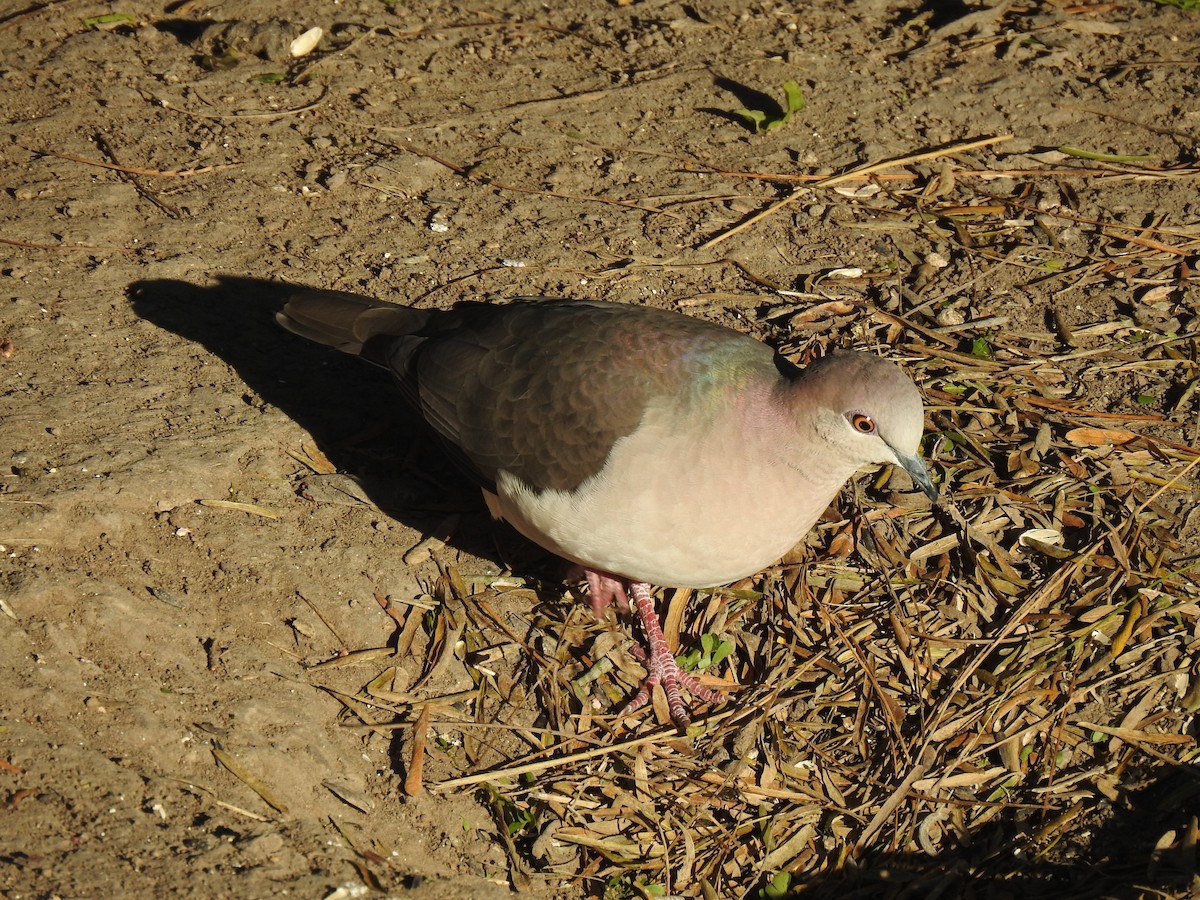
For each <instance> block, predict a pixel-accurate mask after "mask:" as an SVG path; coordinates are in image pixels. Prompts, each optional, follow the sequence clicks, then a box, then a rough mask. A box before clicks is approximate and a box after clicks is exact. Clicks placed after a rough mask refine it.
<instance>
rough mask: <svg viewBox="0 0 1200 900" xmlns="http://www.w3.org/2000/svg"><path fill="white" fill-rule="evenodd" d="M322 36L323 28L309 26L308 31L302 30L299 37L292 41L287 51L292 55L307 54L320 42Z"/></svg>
mask: <svg viewBox="0 0 1200 900" xmlns="http://www.w3.org/2000/svg"><path fill="white" fill-rule="evenodd" d="M324 36H325V29H324V28H319V27H318V28H310V29H308V31H306V32H304V34H302V35H300V37H298V38H296V39H295V40H294V41H292V43H291V46H290V47H288V52H289V53H291V54H292V56H293V57H301V56H308V54H310V53H312V52H313V51H314V50H316V49H317V44H319V43H320V42H321V38H323V37H324Z"/></svg>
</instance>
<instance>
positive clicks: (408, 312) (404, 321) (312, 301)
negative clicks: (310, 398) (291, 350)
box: [275, 291, 429, 356]
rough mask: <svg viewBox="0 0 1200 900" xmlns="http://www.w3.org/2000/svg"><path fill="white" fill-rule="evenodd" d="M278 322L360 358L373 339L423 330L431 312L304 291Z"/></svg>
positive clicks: (280, 314) (353, 296) (335, 293)
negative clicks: (367, 344)
mask: <svg viewBox="0 0 1200 900" xmlns="http://www.w3.org/2000/svg"><path fill="white" fill-rule="evenodd" d="M275 319H276V321H278V322H279V324H280V325H282V326H283V327H284V328H286V329H287V330H288V331H290V332H292V333H294V334H298V335H300V336H301V337H303V338H308V339H309V340H310V341H316V342H317V343H318V344H325V345H326V346H329V347H336V348H337V349H338V350H341V351H342V352H343V353H352V354H354V355H356V356H359V355H362V350H363V344H365V343H366V342H367V341H368V340H369V339H370V338H373V337H376V336H379V335H395V336H397V337H400V336H403V335H407V334H412V333H413V332H415V331H418V330H420V329H421V328H422V327H423V326H424V325H425V323H426V322H427V321H428V319H429V312H428V311H427V310H422V309H411V308H409V307H407V306H397V305H395V304H394V303H384V302H383V301H382V300H372V299H370V298H368V297H360V296H358V295H357V294H346V293H342V292H341V291H301V292H300V293H298V294H293V295H292V296H291V297H290V298H289V299H288V302H287V303H286V304H285V305H284V307H283V310H282V311H281V312H278V313H276V314H275Z"/></svg>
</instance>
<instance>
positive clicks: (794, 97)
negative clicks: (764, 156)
mask: <svg viewBox="0 0 1200 900" xmlns="http://www.w3.org/2000/svg"><path fill="white" fill-rule="evenodd" d="M783 97H784V101H783V112H782V113H780V114H778V115H771V114H770V113H768V112H765V111H764V110H761V109H735V110H734V111H733V114H734V115H735V116H738V117H739V118H741V119H743V120H744V121H745V122H746V124H747V125H749V126H750V127H751V128H753V129H754V133H755V134H762V133H763V132H764V131H770V130H771V129H773V128H778V127H779V126H780V125H783V124H785V123H786V122H787V121H788V119H790V118H791V117H792V114H793V113H798V112H800V110H802V109H804V95H803V94H801V93H800V85H798V84H796V82H794V81H785V82H784V83H783Z"/></svg>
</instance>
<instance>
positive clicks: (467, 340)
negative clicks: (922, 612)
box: [278, 291, 937, 728]
mask: <svg viewBox="0 0 1200 900" xmlns="http://www.w3.org/2000/svg"><path fill="white" fill-rule="evenodd" d="M278 319H279V322H280V323H281V324H282V325H283V326H284V327H285V328H287V329H288V330H290V331H293V332H295V333H296V334H298V335H301V336H303V337H306V338H309V339H311V340H313V341H317V342H319V343H321V344H327V345H329V346H331V347H336V348H337V349H339V350H343V351H345V352H347V353H353V354H357V355H359V356H361V357H363V358H364V359H366V360H368V361H370V362H372V363H375V364H376V365H379V366H383V367H384V368H386V369H389V370H391V372H392V373H393V374H394V375H395V376H396V378H397V380H398V381H399V384H400V388H401V390H402V391H403V392H404V394H405V396H406V397H407V399H408V400H409V402H410V403H412V405H413V406H414V407H416V409H417V410H418V411H419V412H420V413H421V415H423V416H424V417H425V419H426V420H428V422H429V424H430V425H431V426H433V428H434V430H435V431H437V433H438V434H439V435H441V437H442V438H443V439H445V441H446V442H447V443H448V444H449V445H450V446H451V447H452V448H453V450H454V452H455V455H456V456H457V457H459V458H460V459H461V460H462V461H463V462H464V463H465V464H466V465H467V466H468V468H469V469H470V471H471V473H472V474H473V476H474V477H476V478H477V479H478V480H479V481H480V482H481V484H482V485H483V486H484V487H483V490H484V496H485V498H486V501H487V505H488V508H489V509H490V510H491V512H492V514H493V515H495V516H497V517H499V518H502V519H505V520H506V521H508V522H509V523H511V524H512V525H513V526H514V527H515V528H516V529H517V530H518V531H520V532H521V533H522V534H524V535H525V536H526V537H528V538H529V539H530V540H532V541H534V542H535V543H537V544H540V545H541V546H542V547H545V548H546V549H547V550H550V551H552V552H554V553H556V554H558V555H559V556H562V557H565V558H566V559H569V560H572V561H574V562H576V563H578V564H579V565H580V566H582V567H583V569H584V570H585V573H586V576H587V581H588V585H589V589H590V591H591V603H592V607H593V609H594V610H595V611H596V613H597V614H599V613H602V612H603V611H604V609H605V608H606V607H607V606H608V605H609V604H611V603H613V602H614V601H615V602H617V603H618V605H619V606H620V607H621V608H623V609H624V608H627V604H628V597H632V598H633V605H634V608H635V609H636V611H637V614H638V617H639V619H640V621H641V625H642V629H643V631H644V632H645V635H646V641H647V643H648V646H649V652H648V653H647V654H646V655H645V657H644V660H643V661H644V663H645V665H646V668H647V671H648V675H647V677H646V680H645V681H644V682H643V683H642V685H641V688H640V689H639V690H638V692H637V694H636V695H635V696H634V697H633V699H632V700H630V701H629V703H627V704H626V705H625V707H624V709H623V710H622V711H621V712H622V713H626V712H631V711H633V710H635V709H638V708H640V707H641V706H643V705H645V703H646V702H647V701H648V700H649V698H650V691H651V690H652V689H653V687H654V685H655V684H659V683H661V684H662V686H663V689H664V691H665V692H666V696H667V703H668V707H669V709H670V713H671V718H672V720H673V721H674V722H675V723H676V724H677V725H678V726H680V727H681V728H682V727H686V726H687V724H688V723H689V719H688V714H687V709H686V707H685V705H684V702H683V699H682V697H681V695H680V689H681V688H684V689H686V690H688V691H689V692H691V693H692V694H693V695H695V696H697V697H700V698H702V699H705V700H710V701H714V700H720V699H722V695H721V694H718V693H716V692H714V691H711V690H709V689H708V688H706V687H704V686H703V685H700V684H698V683H697V682H696V680H695V679H694V678H692V677H691V676H690V675H688V674H686V673H685V672H682V671H681V670H680V669H679V666H678V665H677V664H676V662H675V659H674V657H673V656H672V655H671V652H670V650H669V649H668V647H667V642H666V640H665V639H664V638H663V632H662V628H661V626H660V625H659V621H658V617H657V615H656V614H655V611H654V601H653V598H652V596H651V593H650V585H651V584H657V585H663V586H672V587H694V588H705V587H713V586H715V585H720V584H727V583H728V582H731V581H735V580H737V579H739V578H743V577H745V576H747V575H752V574H754V573H755V572H757V571H759V570H761V569H763V568H765V567H766V566H769V565H770V564H771V563H773V562H775V561H777V560H778V559H779V558H780V557H781V556H783V554H784V553H786V552H787V551H788V550H789V549H791V548H792V547H793V546H794V545H795V544H796V543H797V542H798V541H799V540H800V539H801V538H802V537H804V535H805V533H807V532H808V530H809V529H810V528H812V526H813V525H814V524H815V523H816V521H817V519H818V517H820V515H821V513H822V512H824V511H825V509H826V507H828V506H829V504H830V502H831V501H832V500H833V498H834V496H835V495H836V494H837V492H838V491H839V490H840V489H841V487H842V485H843V484H845V482H846V481H847V479H849V478H850V477H851V476H852V475H853V474H854V473H855V472H856V471H857V470H858V469H860V468H862V467H863V466H868V465H873V464H877V463H892V464H893V465H897V466H900V467H901V468H903V469H904V470H905V471H906V472H907V473H908V474H909V475H910V476H912V479H913V481H914V482H915V483H916V484H917V485H918V486H919V487H920V488H921V490H923V491H924V492H925V493H926V494H928V495H929V496H930V497H931V498H936V496H937V491H936V489H935V488H934V486H933V482H932V481H931V480H930V478H929V473H928V471H927V470H926V468H925V464H924V463H923V462H922V461H921V459H920V457H919V456H918V455H917V449H918V444H919V443H920V440H921V433H922V429H923V419H924V414H923V411H922V406H921V397H920V395H919V394H918V393H917V389H916V387H915V386H914V385H913V383H912V381H911V380H910V379H909V377H908V376H907V375H905V374H904V372H903V371H902V370H901V369H900V368H899V367H898V366H896V365H895V364H893V363H891V362H888V361H887V360H884V359H881V358H879V357H877V356H873V355H870V354H865V353H841V352H839V353H834V354H831V355H829V356H826V357H824V358H822V359H819V360H817V361H816V362H814V363H811V364H810V365H808V366H806V367H805V368H803V369H800V368H797V367H796V366H794V365H793V364H792V363H790V362H788V361H787V360H785V359H784V358H782V357H781V356H779V355H778V354H776V353H775V352H774V351H772V350H771V349H770V348H769V347H767V346H766V345H764V344H761V343H759V342H758V341H756V340H754V339H753V338H750V337H748V336H746V335H744V334H741V333H739V332H736V331H733V330H731V329H728V328H725V327H723V326H720V325H716V324H714V323H711V322H705V321H701V320H699V319H694V318H691V317H689V316H685V315H681V314H679V313H674V312H667V311H664V310H660V309H652V308H648V307H640V306H626V305H621V304H615V303H593V302H583V301H570V300H522V301H518V302H514V303H508V304H504V305H488V304H475V303H470V304H460V305H459V306H456V307H455V308H454V309H452V310H433V309H413V308H410V307H405V306H398V305H395V304H390V303H383V302H380V301H377V300H370V299H367V298H364V297H358V296H355V295H353V294H343V293H337V292H333V291H304V292H301V293H298V294H296V295H294V296H293V297H292V298H291V299H290V300H289V301H288V303H287V305H286V306H285V307H284V309H283V311H282V312H281V313H279V315H278Z"/></svg>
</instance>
